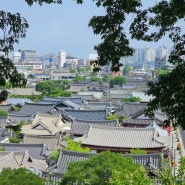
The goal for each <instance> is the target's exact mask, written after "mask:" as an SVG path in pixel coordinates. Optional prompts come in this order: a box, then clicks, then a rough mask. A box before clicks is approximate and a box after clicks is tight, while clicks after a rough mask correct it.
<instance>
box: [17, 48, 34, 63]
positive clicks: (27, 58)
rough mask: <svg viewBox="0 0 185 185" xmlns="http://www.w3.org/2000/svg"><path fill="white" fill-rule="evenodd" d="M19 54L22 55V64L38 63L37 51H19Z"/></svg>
mask: <svg viewBox="0 0 185 185" xmlns="http://www.w3.org/2000/svg"><path fill="white" fill-rule="evenodd" d="M18 52H20V53H21V61H22V62H36V61H37V53H36V51H35V50H32V49H19V50H18Z"/></svg>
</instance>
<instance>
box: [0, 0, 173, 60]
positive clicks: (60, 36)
mask: <svg viewBox="0 0 185 185" xmlns="http://www.w3.org/2000/svg"><path fill="white" fill-rule="evenodd" d="M0 7H1V10H4V11H6V12H9V11H10V12H11V13H17V12H19V13H20V15H21V16H22V17H24V18H26V20H27V21H28V23H29V28H28V30H27V34H26V37H25V38H23V39H20V41H19V44H15V45H14V51H18V49H34V50H36V52H37V55H38V56H43V55H46V54H50V53H58V52H59V51H60V50H64V51H65V52H66V54H67V55H68V56H73V57H77V58H88V57H89V54H94V53H96V51H95V50H94V46H95V45H97V44H99V43H101V39H100V36H99V35H94V33H93V30H92V28H90V27H88V22H89V20H90V18H92V17H93V16H94V15H104V12H105V11H104V9H103V8H97V7H96V6H95V3H93V1H92V0H86V1H85V3H84V4H82V5H78V4H76V2H75V0H63V4H62V5H58V4H57V5H54V4H53V5H46V4H44V5H42V6H39V5H37V4H34V5H33V6H31V7H30V6H29V5H27V4H26V3H25V1H24V0H0ZM145 45H149V46H151V47H156V46H161V45H165V46H169V45H170V43H169V42H168V40H162V41H160V42H159V43H157V44H156V43H150V44H147V43H143V42H136V41H132V42H131V46H133V47H135V48H142V47H144V46H145Z"/></svg>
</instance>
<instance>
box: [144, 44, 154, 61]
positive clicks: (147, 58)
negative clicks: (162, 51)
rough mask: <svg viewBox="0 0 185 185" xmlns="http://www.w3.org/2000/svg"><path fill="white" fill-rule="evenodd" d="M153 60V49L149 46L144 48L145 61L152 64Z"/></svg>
mask: <svg viewBox="0 0 185 185" xmlns="http://www.w3.org/2000/svg"><path fill="white" fill-rule="evenodd" d="M154 60H155V49H154V48H151V47H150V46H145V61H146V62H153V61H154Z"/></svg>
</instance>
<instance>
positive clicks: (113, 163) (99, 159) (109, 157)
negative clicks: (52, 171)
mask: <svg viewBox="0 0 185 185" xmlns="http://www.w3.org/2000/svg"><path fill="white" fill-rule="evenodd" d="M138 168H140V165H139V164H136V163H134V162H133V159H132V158H130V157H124V156H123V155H122V154H120V153H113V152H110V151H105V152H101V153H99V154H95V155H91V156H90V159H88V160H85V161H76V162H72V163H69V166H68V170H67V172H66V174H65V175H64V176H63V179H62V182H61V185H64V184H65V185H67V184H73V183H75V182H78V184H93V185H107V184H108V181H109V179H110V178H111V176H112V172H113V171H115V170H116V171H123V170H124V169H126V170H127V172H128V173H130V174H131V173H133V171H135V170H137V169H138Z"/></svg>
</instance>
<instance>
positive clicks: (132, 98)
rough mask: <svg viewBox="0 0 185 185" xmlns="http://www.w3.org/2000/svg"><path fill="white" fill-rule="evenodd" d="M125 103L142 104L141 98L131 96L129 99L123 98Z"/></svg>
mask: <svg viewBox="0 0 185 185" xmlns="http://www.w3.org/2000/svg"><path fill="white" fill-rule="evenodd" d="M123 101H124V102H140V101H141V98H140V97H136V96H131V97H129V98H123Z"/></svg>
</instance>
